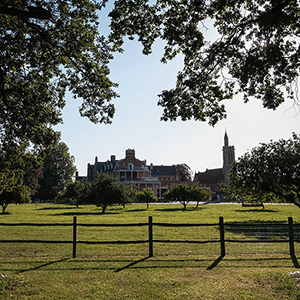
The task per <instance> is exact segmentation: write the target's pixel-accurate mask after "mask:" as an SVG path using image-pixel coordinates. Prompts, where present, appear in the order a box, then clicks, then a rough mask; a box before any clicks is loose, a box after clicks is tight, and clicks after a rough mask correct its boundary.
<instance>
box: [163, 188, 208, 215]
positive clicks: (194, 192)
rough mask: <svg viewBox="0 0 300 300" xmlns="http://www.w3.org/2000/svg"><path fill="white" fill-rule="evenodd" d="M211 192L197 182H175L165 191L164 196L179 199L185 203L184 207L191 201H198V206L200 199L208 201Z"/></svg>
mask: <svg viewBox="0 0 300 300" xmlns="http://www.w3.org/2000/svg"><path fill="white" fill-rule="evenodd" d="M210 196H211V194H210V192H209V191H208V190H206V189H204V188H201V187H199V186H198V185H196V184H182V183H181V184H174V185H172V186H171V187H170V188H169V190H168V191H167V192H165V193H164V198H166V199H167V200H170V201H178V202H180V203H181V204H182V205H183V209H184V210H185V209H186V206H187V205H188V203H189V202H191V201H194V202H197V206H196V207H198V205H199V202H200V201H206V200H208V199H209V198H210Z"/></svg>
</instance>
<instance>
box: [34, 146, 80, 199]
mask: <svg viewBox="0 0 300 300" xmlns="http://www.w3.org/2000/svg"><path fill="white" fill-rule="evenodd" d="M74 163H75V158H74V156H72V155H70V153H69V148H68V146H67V145H66V144H65V143H63V142H60V143H58V144H57V145H56V146H55V147H53V148H52V150H51V152H50V153H49V154H48V155H47V156H46V157H45V159H44V163H43V175H44V176H43V178H42V180H41V181H40V185H41V187H40V189H39V193H38V197H39V198H41V199H43V200H48V199H55V198H56V197H57V195H58V194H59V193H62V192H63V191H64V189H65V187H66V186H67V185H68V184H69V183H71V182H72V176H73V175H74V173H75V171H76V167H75V165H74Z"/></svg>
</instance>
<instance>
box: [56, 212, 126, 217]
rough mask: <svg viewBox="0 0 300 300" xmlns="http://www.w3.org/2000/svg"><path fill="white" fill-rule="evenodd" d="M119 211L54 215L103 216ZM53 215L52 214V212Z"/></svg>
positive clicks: (116, 213) (115, 213)
mask: <svg viewBox="0 0 300 300" xmlns="http://www.w3.org/2000/svg"><path fill="white" fill-rule="evenodd" d="M118 214H120V212H114V211H106V212H105V213H104V214H103V213H102V211H99V212H65V213H61V214H55V215H56V216H105V215H118ZM52 215H53V214H52Z"/></svg>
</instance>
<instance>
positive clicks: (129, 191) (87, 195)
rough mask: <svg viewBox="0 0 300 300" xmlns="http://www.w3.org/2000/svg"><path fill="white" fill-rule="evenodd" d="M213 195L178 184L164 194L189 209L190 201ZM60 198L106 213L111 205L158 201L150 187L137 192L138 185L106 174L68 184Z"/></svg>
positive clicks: (197, 200) (193, 186) (190, 185)
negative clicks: (96, 207)
mask: <svg viewBox="0 0 300 300" xmlns="http://www.w3.org/2000/svg"><path fill="white" fill-rule="evenodd" d="M210 196H211V195H210V192H209V191H207V190H205V189H203V188H200V187H198V186H197V185H195V184H178V185H174V186H172V187H171V188H170V190H169V191H168V192H166V193H165V194H164V197H165V199H167V200H169V201H179V202H180V203H181V204H182V205H183V206H184V209H186V206H187V204H188V203H189V202H190V201H196V202H197V207H198V203H199V202H200V201H205V200H208V199H209V198H210ZM58 198H59V199H71V201H72V202H73V203H74V204H76V205H82V204H94V205H96V206H98V207H101V208H102V213H105V211H106V208H107V207H108V206H110V205H123V206H125V205H126V204H127V203H132V202H139V203H146V204H147V209H148V207H149V204H150V203H154V202H157V201H158V198H157V197H156V196H155V194H154V192H153V190H152V189H151V188H146V189H143V190H142V191H138V186H137V185H136V184H129V185H126V184H121V183H120V182H119V181H118V180H117V179H116V178H114V177H111V176H109V175H107V174H105V173H100V174H97V175H96V176H95V177H94V180H93V181H92V182H87V181H75V182H73V183H71V184H69V185H68V187H67V188H66V190H65V191H64V192H63V193H62V194H60V195H59V197H58Z"/></svg>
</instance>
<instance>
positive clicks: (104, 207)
mask: <svg viewBox="0 0 300 300" xmlns="http://www.w3.org/2000/svg"><path fill="white" fill-rule="evenodd" d="M101 207H102V212H101V214H105V210H106V208H107V206H106V205H103V206H101Z"/></svg>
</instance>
